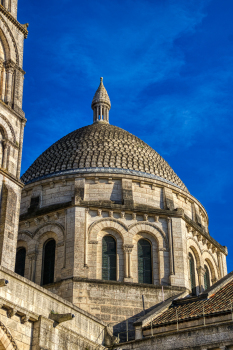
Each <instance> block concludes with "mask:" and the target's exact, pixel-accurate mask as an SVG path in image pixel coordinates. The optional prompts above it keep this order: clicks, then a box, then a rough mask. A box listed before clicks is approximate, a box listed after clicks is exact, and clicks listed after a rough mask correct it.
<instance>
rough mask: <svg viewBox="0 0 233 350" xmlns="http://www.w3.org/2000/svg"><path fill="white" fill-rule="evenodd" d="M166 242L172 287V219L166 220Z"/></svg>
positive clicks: (173, 273) (173, 271) (173, 272)
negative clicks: (167, 242)
mask: <svg viewBox="0 0 233 350" xmlns="http://www.w3.org/2000/svg"><path fill="white" fill-rule="evenodd" d="M167 229H168V241H169V261H170V277H169V278H170V283H171V285H172V282H173V279H174V275H175V269H174V252H173V236H172V219H171V218H167Z"/></svg>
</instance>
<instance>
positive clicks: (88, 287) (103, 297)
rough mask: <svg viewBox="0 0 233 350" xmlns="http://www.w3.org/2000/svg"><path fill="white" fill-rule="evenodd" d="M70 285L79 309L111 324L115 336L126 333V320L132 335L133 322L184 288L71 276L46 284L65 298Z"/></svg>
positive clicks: (74, 301)
mask: <svg viewBox="0 0 233 350" xmlns="http://www.w3.org/2000/svg"><path fill="white" fill-rule="evenodd" d="M71 284H72V289H73V299H72V300H73V303H74V304H75V305H77V306H78V307H80V308H81V309H83V310H85V311H87V312H89V313H90V314H92V315H94V316H96V317H98V318H99V319H101V320H102V321H104V322H107V323H108V324H111V325H113V326H114V327H113V329H114V334H115V336H117V335H118V333H119V332H123V333H122V337H124V336H125V330H126V321H127V322H128V325H129V328H130V336H131V337H132V336H134V331H133V322H135V321H136V320H137V319H138V318H139V317H141V316H142V315H143V314H144V309H143V300H142V298H143V299H144V308H145V310H146V312H148V311H149V310H150V308H152V307H154V305H155V304H157V303H159V302H162V301H163V298H164V299H165V300H166V299H167V298H169V297H171V296H173V295H177V294H180V293H182V292H184V291H185V288H179V287H169V286H167V287H165V286H164V287H163V290H162V287H161V286H153V285H151V286H150V285H144V284H135V283H123V282H122V283H119V282H114V281H98V280H87V279H86V280H84V279H83V280H82V279H74V280H73V282H72V281H71V280H70V281H68V280H67V281H64V282H60V283H55V284H54V285H48V286H47V287H46V288H47V289H48V290H50V291H52V292H53V293H55V294H58V295H61V296H62V297H64V298H66V287H65V286H68V285H69V286H70V285H71Z"/></svg>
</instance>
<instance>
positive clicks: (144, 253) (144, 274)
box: [138, 239, 152, 284]
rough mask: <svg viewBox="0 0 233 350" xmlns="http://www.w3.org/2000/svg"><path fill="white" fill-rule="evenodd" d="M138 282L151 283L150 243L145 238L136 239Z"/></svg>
mask: <svg viewBox="0 0 233 350" xmlns="http://www.w3.org/2000/svg"><path fill="white" fill-rule="evenodd" d="M138 282H139V283H148V284H152V261H151V244H150V242H148V241H147V240H146V239H140V240H139V241H138Z"/></svg>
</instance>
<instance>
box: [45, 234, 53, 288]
mask: <svg viewBox="0 0 233 350" xmlns="http://www.w3.org/2000/svg"><path fill="white" fill-rule="evenodd" d="M55 249H56V242H55V240H54V239H50V240H48V241H47V242H45V244H44V249H43V268H42V285H45V284H49V283H53V282H54V265H55Z"/></svg>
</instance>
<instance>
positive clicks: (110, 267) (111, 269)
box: [102, 236, 116, 281]
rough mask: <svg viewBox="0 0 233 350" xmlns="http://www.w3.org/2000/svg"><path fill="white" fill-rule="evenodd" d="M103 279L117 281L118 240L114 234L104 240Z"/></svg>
mask: <svg viewBox="0 0 233 350" xmlns="http://www.w3.org/2000/svg"><path fill="white" fill-rule="evenodd" d="M102 279H103V280H106V281H116V241H115V239H114V238H113V237H112V236H104V237H103V240H102Z"/></svg>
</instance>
